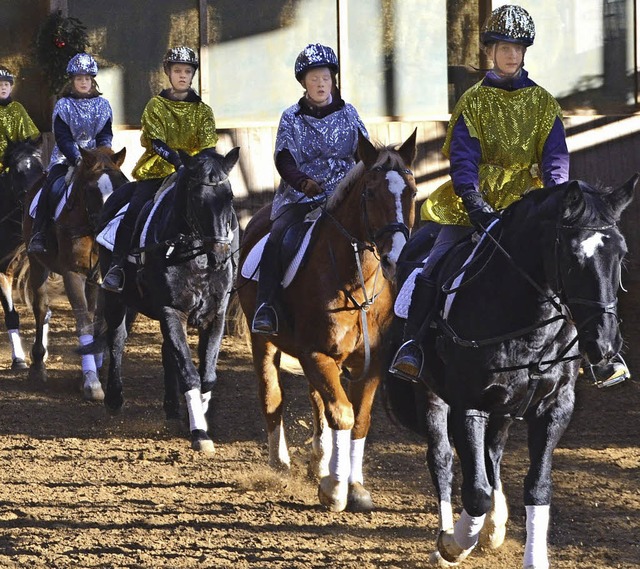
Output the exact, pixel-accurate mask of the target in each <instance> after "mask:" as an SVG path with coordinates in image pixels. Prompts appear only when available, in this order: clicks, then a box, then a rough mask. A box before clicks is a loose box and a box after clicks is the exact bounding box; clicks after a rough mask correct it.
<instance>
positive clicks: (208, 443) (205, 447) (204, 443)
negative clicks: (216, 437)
mask: <svg viewBox="0 0 640 569" xmlns="http://www.w3.org/2000/svg"><path fill="white" fill-rule="evenodd" d="M191 448H192V449H193V450H195V451H198V452H204V453H207V454H212V453H213V452H215V449H214V446H213V441H212V440H211V438H210V437H209V435H208V434H207V433H206V431H202V430H201V429H194V430H193V431H191Z"/></svg>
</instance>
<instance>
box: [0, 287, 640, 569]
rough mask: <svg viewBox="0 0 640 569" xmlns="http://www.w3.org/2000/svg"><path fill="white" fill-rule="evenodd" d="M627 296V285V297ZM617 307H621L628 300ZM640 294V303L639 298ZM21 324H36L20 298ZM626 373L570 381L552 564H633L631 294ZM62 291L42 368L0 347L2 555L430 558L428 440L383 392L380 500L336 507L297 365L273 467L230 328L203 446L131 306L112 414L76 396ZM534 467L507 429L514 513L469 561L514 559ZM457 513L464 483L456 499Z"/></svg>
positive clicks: (377, 466)
mask: <svg viewBox="0 0 640 569" xmlns="http://www.w3.org/2000/svg"><path fill="white" fill-rule="evenodd" d="M627 296H628V295H627ZM625 303H626V304H625ZM639 304H640V303H639ZM22 313H23V323H24V326H23V328H24V335H25V338H26V339H27V342H30V341H31V339H32V338H33V320H32V319H31V318H30V316H29V315H28V313H27V311H26V310H25V309H24V308H23V309H22ZM625 313H628V314H631V315H633V316H631V317H629V316H626V322H625V325H624V326H625V335H626V338H627V341H628V344H629V350H628V351H629V352H630V358H629V360H630V363H631V365H632V368H633V371H634V372H635V379H634V380H633V381H627V382H626V383H625V384H622V385H620V386H617V387H615V388H612V389H610V390H607V391H598V390H597V389H595V388H594V387H592V386H591V385H588V384H586V382H585V383H580V385H579V386H578V392H577V411H576V413H575V417H574V419H573V422H572V424H571V426H570V428H569V431H568V432H567V434H566V435H565V437H564V439H563V441H562V442H561V445H560V448H558V450H557V452H556V455H555V464H554V466H555V468H554V482H555V494H554V499H553V504H552V522H551V529H550V536H549V543H550V558H551V565H552V567H554V568H556V569H575V568H577V567H580V568H593V569H607V568H618V569H631V568H632V567H633V568H635V567H638V566H640V482H639V481H640V447H639V444H640V439H639V436H638V435H639V431H640V428H639V427H640V420H639V418H640V381H639V379H640V351H638V350H635V352H636V353H634V349H633V348H634V347H635V346H637V345H638V340H639V338H640V316H639V317H635V315H639V314H640V306H633V303H632V302H631V301H630V300H629V299H626V300H625V299H623V314H625ZM70 316H71V314H70V311H69V309H68V308H67V304H66V302H58V303H57V305H56V306H55V307H54V318H53V320H52V325H51V336H50V338H51V340H50V344H51V356H50V360H49V366H48V367H49V381H48V383H47V384H45V385H42V384H40V385H38V384H34V383H32V382H30V381H29V380H28V378H27V374H26V373H24V372H23V373H17V374H16V373H13V372H11V371H9V370H8V369H6V368H8V367H9V363H10V358H9V351H8V346H7V343H6V341H5V340H4V339H5V335H4V332H2V334H3V335H2V340H3V341H2V342H1V346H0V367H1V368H4V369H2V370H1V371H0V393H1V394H0V480H1V483H0V567H3V568H4V567H46V568H71V567H73V568H84V567H102V568H115V567H131V568H134V567H135V568H176V569H180V568H187V567H206V568H226V567H233V568H234V569H242V568H245V567H265V568H266V567H269V568H310V567H326V568H375V567H386V568H402V569H410V568H417V567H426V566H427V560H428V557H429V553H430V552H431V551H432V549H433V546H434V543H435V540H436V535H437V517H436V509H435V498H434V493H433V490H432V488H431V483H430V480H429V478H428V475H427V472H426V468H425V465H424V454H425V448H424V443H423V441H422V440H420V439H419V438H418V437H416V436H414V435H411V434H409V433H407V432H406V431H403V430H401V429H400V427H397V426H395V425H394V424H393V423H392V422H391V421H390V420H389V418H388V417H387V416H386V415H385V413H384V411H383V409H382V405H381V404H380V402H379V401H378V402H377V403H376V408H375V416H374V422H373V428H372V432H371V434H370V436H369V439H368V452H367V455H366V463H365V477H366V483H367V486H368V488H369V489H370V490H371V491H372V494H373V497H374V500H375V504H376V510H375V511H374V512H372V513H370V514H353V513H342V514H332V513H328V512H326V511H324V510H323V509H322V508H321V507H319V505H318V502H317V499H316V483H315V482H314V481H312V480H311V479H309V478H308V477H307V472H306V471H307V456H308V450H309V447H310V442H309V440H310V439H309V438H310V434H311V426H310V416H309V404H308V401H307V395H306V393H307V392H306V383H305V380H304V378H303V377H300V376H298V375H296V374H294V373H287V374H285V382H286V390H287V397H288V407H287V428H288V436H289V441H290V446H291V447H292V453H293V461H294V467H293V471H292V473H291V475H290V476H288V477H285V478H281V477H279V476H278V475H276V474H275V473H274V472H272V471H271V470H270V469H269V468H268V467H267V453H266V435H265V431H264V426H263V420H262V416H261V414H260V411H259V408H258V403H257V397H256V389H255V379H254V376H253V370H252V367H251V361H250V352H249V350H248V349H247V347H246V345H245V344H244V343H243V342H242V341H240V340H237V339H234V338H225V340H224V346H223V352H222V356H221V358H220V365H219V382H218V385H217V387H216V389H215V392H214V403H213V407H212V409H211V413H210V425H211V432H212V433H213V437H214V440H215V443H216V452H215V454H214V455H212V456H202V455H197V454H194V452H193V451H191V450H190V448H189V443H188V441H187V440H186V438H185V436H186V428H185V427H184V426H183V425H178V426H176V425H173V426H167V425H166V424H165V422H164V420H163V413H162V408H161V397H162V392H161V390H162V381H161V378H162V369H161V366H160V356H159V350H160V345H159V340H158V338H159V331H158V326H157V324H156V323H154V322H151V321H149V320H146V319H143V318H141V319H140V320H139V321H138V322H137V324H136V326H135V329H134V333H133V335H132V337H131V338H130V342H129V344H128V346H129V348H128V351H127V355H126V363H125V367H124V376H125V382H126V383H125V396H126V398H127V402H126V407H125V409H124V410H123V412H122V413H121V414H120V415H118V416H116V417H111V416H109V415H107V413H106V412H105V410H104V409H103V407H102V406H101V405H100V404H95V403H94V404H90V403H85V402H84V401H83V400H82V396H81V393H80V390H79V388H80V383H79V380H80V371H79V358H78V357H77V356H75V355H73V353H72V349H73V347H74V346H75V337H74V334H73V326H72V321H71V318H70ZM526 467H527V453H526V448H525V438H524V429H523V428H522V427H521V426H516V427H515V428H514V429H513V434H512V438H511V441H510V443H509V445H508V447H507V453H506V457H505V461H504V467H503V474H504V479H505V491H506V493H507V496H508V500H509V508H510V512H511V521H510V525H509V528H508V533H507V540H506V542H505V544H504V546H503V547H502V548H501V549H500V550H498V551H484V552H483V551H477V552H475V553H474V555H473V557H472V558H471V559H470V560H468V561H467V562H466V563H465V564H464V566H466V567H471V568H476V569H516V568H518V567H521V564H522V552H523V545H524V507H523V505H522V499H521V496H522V486H521V481H522V478H523V475H524V472H525V470H526ZM456 507H457V508H458V509H459V507H460V505H459V496H456Z"/></svg>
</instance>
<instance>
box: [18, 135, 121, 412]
mask: <svg viewBox="0 0 640 569" xmlns="http://www.w3.org/2000/svg"><path fill="white" fill-rule="evenodd" d="M80 152H81V154H82V162H81V164H80V166H78V168H77V170H76V172H75V175H74V178H73V180H72V183H71V185H70V186H69V188H67V189H66V190H65V193H66V196H65V197H66V203H65V204H64V206H63V207H62V209H61V211H60V214H59V216H58V218H57V219H56V221H55V223H52V224H50V225H49V229H48V233H47V248H48V252H47V253H46V254H30V255H29V265H30V270H29V289H30V291H31V293H32V295H33V314H34V318H35V324H36V337H35V340H34V343H33V348H32V349H31V368H30V370H29V375H30V378H32V379H36V380H40V381H46V378H47V372H46V368H45V365H44V362H45V357H46V354H47V330H48V322H49V316H50V311H49V299H48V295H47V279H48V277H49V273H50V272H55V273H58V274H60V275H62V279H63V282H64V288H65V291H66V293H67V297H68V299H69V303H70V304H71V308H72V309H73V313H74V316H75V319H76V333H77V335H78V340H79V343H80V344H81V345H84V344H88V343H90V342H92V340H93V324H94V322H93V321H94V315H95V310H96V304H97V298H98V284H97V282H96V280H97V275H98V274H99V266H98V251H97V245H96V243H95V230H96V223H97V221H98V216H99V213H100V210H101V209H102V205H103V203H104V200H105V199H106V198H107V197H108V196H109V195H111V192H113V190H114V189H116V188H117V187H118V186H120V185H122V184H124V183H125V182H126V181H127V178H126V176H125V175H124V174H123V173H122V172H121V171H120V166H121V165H122V163H123V162H124V159H125V154H126V149H124V148H123V149H122V150H120V152H117V153H114V152H113V151H112V150H111V149H110V148H106V147H99V148H96V149H92V150H85V149H83V148H81V149H80ZM37 190H38V187H37V186H36V187H35V188H33V189H32V190H31V191H30V192H29V193H28V194H27V199H26V204H25V206H26V207H25V214H24V221H23V234H24V241H25V243H28V242H29V240H30V239H31V231H32V225H33V219H32V218H31V215H30V214H29V210H30V204H31V202H32V201H33V199H34V198H35V195H36V193H37ZM58 209H60V208H58ZM96 364H101V361H100V358H99V357H98V361H97V362H96V357H94V356H93V355H86V356H82V375H83V392H84V396H85V399H88V400H98V401H100V400H102V399H104V392H103V390H102V386H101V385H100V380H99V379H98V374H97V368H98V367H100V366H99V365H96Z"/></svg>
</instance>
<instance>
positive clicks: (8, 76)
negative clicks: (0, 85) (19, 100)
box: [0, 67, 14, 85]
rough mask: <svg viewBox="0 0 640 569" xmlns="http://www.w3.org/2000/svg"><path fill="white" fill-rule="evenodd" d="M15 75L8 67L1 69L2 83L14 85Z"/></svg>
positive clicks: (0, 79)
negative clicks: (6, 82)
mask: <svg viewBox="0 0 640 569" xmlns="http://www.w3.org/2000/svg"><path fill="white" fill-rule="evenodd" d="M13 79H14V77H13V73H11V71H9V70H8V69H7V68H6V67H0V81H8V82H9V83H10V84H11V85H13Z"/></svg>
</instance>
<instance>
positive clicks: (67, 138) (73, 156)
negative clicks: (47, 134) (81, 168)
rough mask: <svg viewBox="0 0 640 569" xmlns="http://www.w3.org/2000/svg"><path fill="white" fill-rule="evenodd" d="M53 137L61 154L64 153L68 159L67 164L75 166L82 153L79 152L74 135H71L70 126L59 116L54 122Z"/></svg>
mask: <svg viewBox="0 0 640 569" xmlns="http://www.w3.org/2000/svg"><path fill="white" fill-rule="evenodd" d="M53 135H54V137H55V139H56V144H57V145H58V148H59V149H60V152H62V154H63V155H64V157H65V158H66V159H67V162H69V164H71V165H73V164H75V163H76V160H77V159H78V157H79V156H80V151H79V150H78V145H77V144H76V141H75V140H73V134H71V129H70V128H69V125H68V124H67V123H66V122H64V121H63V120H62V119H61V118H60V116H57V117H56V118H55V120H54V121H53Z"/></svg>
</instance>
